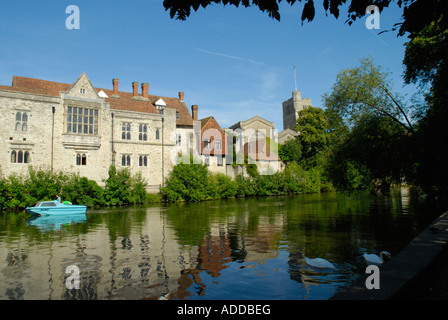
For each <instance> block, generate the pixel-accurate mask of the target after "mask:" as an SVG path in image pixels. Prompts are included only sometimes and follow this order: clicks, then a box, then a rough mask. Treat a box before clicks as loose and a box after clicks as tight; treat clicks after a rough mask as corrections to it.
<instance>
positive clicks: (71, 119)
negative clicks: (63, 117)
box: [67, 106, 98, 135]
mask: <svg viewBox="0 0 448 320" xmlns="http://www.w3.org/2000/svg"><path fill="white" fill-rule="evenodd" d="M67 133H77V134H88V135H97V134H98V110H97V109H89V108H80V107H72V106H69V107H67Z"/></svg>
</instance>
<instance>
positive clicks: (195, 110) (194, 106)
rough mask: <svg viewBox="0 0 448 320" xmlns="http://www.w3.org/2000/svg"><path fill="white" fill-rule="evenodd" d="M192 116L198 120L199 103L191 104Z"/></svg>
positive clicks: (194, 119)
mask: <svg viewBox="0 0 448 320" xmlns="http://www.w3.org/2000/svg"><path fill="white" fill-rule="evenodd" d="M191 116H192V117H193V121H197V120H198V105H196V104H194V105H192V106H191Z"/></svg>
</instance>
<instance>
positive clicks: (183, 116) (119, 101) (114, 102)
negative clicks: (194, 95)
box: [0, 76, 193, 127]
mask: <svg viewBox="0 0 448 320" xmlns="http://www.w3.org/2000/svg"><path fill="white" fill-rule="evenodd" d="M70 87H71V84H68V83H61V82H54V81H47V80H41V79H34V78H27V77H19V76H13V79H12V86H0V89H1V90H9V91H18V92H29V93H34V94H42V95H49V96H56V97H58V96H59V94H60V92H66V91H67V90H68V89H70ZM95 90H96V91H97V92H100V91H104V93H106V94H107V95H108V96H109V97H108V98H106V102H108V103H109V104H110V107H111V109H114V110H125V111H134V112H145V113H158V111H157V109H156V107H155V106H154V103H155V102H156V101H157V100H158V99H159V98H162V99H163V101H165V103H166V106H167V108H173V109H176V111H177V112H179V119H178V120H177V121H176V125H178V126H191V127H193V118H192V117H191V114H190V112H189V111H188V108H187V106H186V105H185V102H183V101H181V100H180V98H171V97H162V96H156V95H148V100H144V99H142V98H143V97H142V95H140V94H139V95H138V97H140V99H138V100H137V99H132V97H133V93H132V92H124V91H119V92H118V95H119V96H120V97H119V98H114V97H111V96H112V95H113V90H110V89H103V88H95Z"/></svg>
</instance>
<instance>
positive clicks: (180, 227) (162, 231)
mask: <svg viewBox="0 0 448 320" xmlns="http://www.w3.org/2000/svg"><path fill="white" fill-rule="evenodd" d="M438 214H440V212H437V210H436V209H435V208H433V207H432V206H431V205H428V204H427V202H426V201H425V200H424V199H423V198H421V197H420V198H416V199H414V198H412V197H410V195H409V194H408V193H407V192H403V193H402V194H397V195H394V196H381V197H373V196H370V195H367V194H337V193H324V194H306V195H300V196H294V197H266V198H253V199H231V200H220V201H207V202H201V203H181V204H169V205H154V206H149V207H130V208H112V209H102V210H88V211H87V214H86V215H85V216H81V217H72V218H70V219H66V220H63V219H61V218H58V219H55V218H53V219H51V218H48V217H47V218H46V217H39V218H37V219H35V218H34V219H33V218H28V217H24V215H23V214H22V215H17V214H16V213H3V214H2V215H0V218H1V219H0V222H1V224H0V299H1V300H9V299H14V300H16V299H25V300H30V299H33V300H41V299H42V300H48V299H51V300H71V299H100V300H108V299H113V300H118V299H128V300H130V299H132V300H135V299H183V300H201V299H202V300H212V299H223V300H227V299H232V300H246V299H256V300H263V299H269V300H303V299H305V300H321V299H328V298H330V297H331V296H332V295H333V294H335V293H336V292H337V291H338V290H339V289H340V288H342V287H344V286H347V285H349V284H350V283H351V282H352V281H354V280H355V279H357V278H358V277H360V276H361V275H362V274H364V273H365V268H366V264H365V262H364V261H363V258H362V255H363V253H365V252H368V253H376V254H379V253H380V252H381V251H382V250H387V251H389V252H390V253H391V254H392V259H393V256H394V255H396V254H397V253H398V252H399V251H400V250H401V249H402V248H403V247H404V246H405V245H406V244H407V243H408V242H409V241H410V240H411V239H412V238H413V237H415V236H416V235H417V234H418V233H419V232H420V231H421V230H423V228H424V227H425V226H427V225H428V224H429V223H430V222H432V221H433V220H434V219H435V218H436V217H437V215H438ZM305 256H306V257H309V258H315V257H320V258H325V259H327V260H328V261H330V262H332V263H333V264H334V265H335V266H336V268H335V269H316V268H313V267H310V266H308V265H306V263H305V260H304V257H305ZM73 266H74V267H75V269H77V270H78V272H79V273H78V274H79V280H80V282H79V288H77V287H76V286H75V287H73V284H74V283H75V282H72V281H71V280H72V279H73V276H75V275H77V274H76V273H73V272H74V271H71V270H73ZM68 267H71V268H72V269H70V268H69V269H67V268H68ZM69 280H70V281H69ZM70 285H71V286H70Z"/></svg>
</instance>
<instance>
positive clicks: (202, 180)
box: [162, 163, 210, 202]
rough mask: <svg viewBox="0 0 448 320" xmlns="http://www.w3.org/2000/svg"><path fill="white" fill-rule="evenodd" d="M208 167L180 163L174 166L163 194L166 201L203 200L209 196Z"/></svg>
mask: <svg viewBox="0 0 448 320" xmlns="http://www.w3.org/2000/svg"><path fill="white" fill-rule="evenodd" d="M208 182H209V181H208V169H207V166H206V165H204V164H185V163H179V164H177V165H175V166H174V167H173V170H172V171H171V173H170V175H169V177H168V179H167V181H166V183H165V187H163V188H162V195H163V198H164V199H165V200H166V201H169V202H176V201H202V200H206V199H207V198H209V195H208V192H209V191H210V190H209V189H208Z"/></svg>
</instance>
